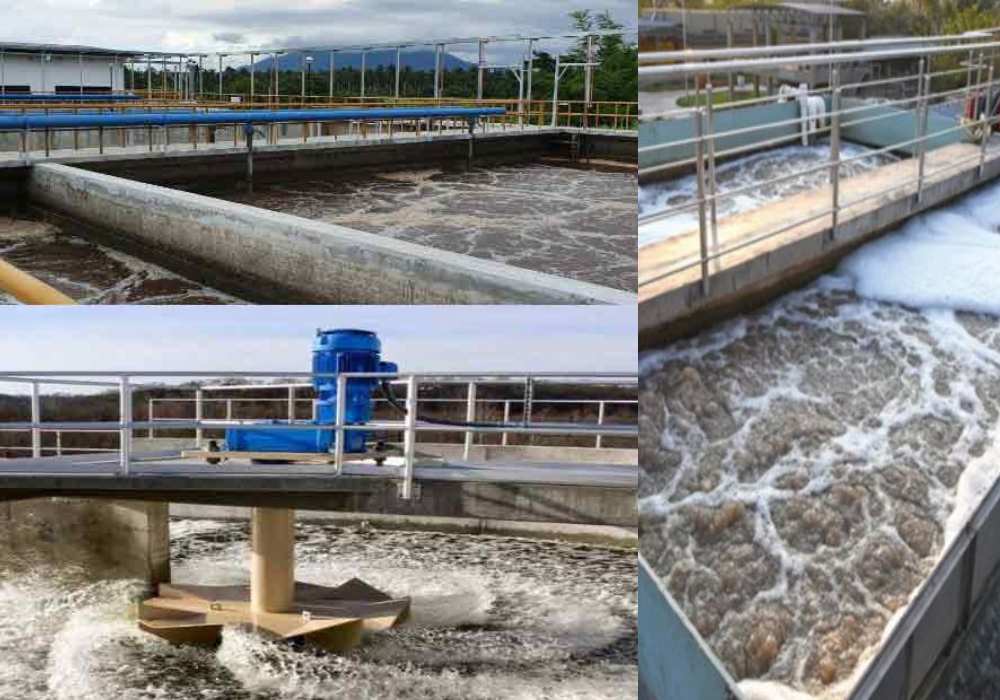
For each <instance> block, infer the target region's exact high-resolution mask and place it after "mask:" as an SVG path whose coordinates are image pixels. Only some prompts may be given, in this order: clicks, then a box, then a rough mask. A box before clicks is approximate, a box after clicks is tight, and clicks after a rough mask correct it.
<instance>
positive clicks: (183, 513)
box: [170, 503, 639, 549]
mask: <svg viewBox="0 0 1000 700" xmlns="http://www.w3.org/2000/svg"><path fill="white" fill-rule="evenodd" d="M297 513H298V518H299V519H300V520H302V521H303V522H326V523H333V524H336V525H359V526H360V525H363V524H365V523H367V524H369V525H372V526H374V527H375V528H376V529H382V530H419V531H426V532H448V533H456V534H466V535H497V536H501V537H524V538H528V539H542V540H559V541H566V542H582V543H590V544H600V545H610V546H614V547H620V548H623V549H638V547H639V534H638V528H626V527H618V526H614V525H583V524H575V523H544V522H526V521H517V520H494V519H490V518H453V517H444V516H431V515H392V514H382V513H339V512H330V511H318V510H302V509H299V510H298V511H297ZM170 517H172V518H185V519H198V518H205V519H209V520H248V519H249V517H250V509H249V508H244V507H235V506H208V505H206V506H201V505H190V504H183V503H171V504H170Z"/></svg>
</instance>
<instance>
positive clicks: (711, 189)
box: [705, 76, 719, 269]
mask: <svg viewBox="0 0 1000 700" xmlns="http://www.w3.org/2000/svg"><path fill="white" fill-rule="evenodd" d="M706 77H707V79H708V82H707V83H706V84H705V96H706V98H707V100H706V105H707V106H706V107H705V120H706V124H707V125H708V131H707V136H708V196H709V205H708V212H709V224H710V226H711V231H712V252H713V253H714V252H715V251H717V250H718V249H719V220H718V219H719V217H718V203H717V202H716V198H715V194H716V191H717V189H718V187H717V184H716V177H715V107H714V104H713V93H712V82H711V81H712V77H711V76H706ZM718 265H719V260H718V258H716V260H715V268H716V269H718Z"/></svg>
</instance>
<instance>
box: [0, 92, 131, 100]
mask: <svg viewBox="0 0 1000 700" xmlns="http://www.w3.org/2000/svg"><path fill="white" fill-rule="evenodd" d="M138 99H139V96H138V95H102V94H101V93H98V92H82V93H81V92H66V93H45V92H20V93H19V92H5V93H0V100H6V101H9V102H131V101H134V100H138Z"/></svg>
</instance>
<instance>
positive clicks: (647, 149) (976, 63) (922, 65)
mask: <svg viewBox="0 0 1000 700" xmlns="http://www.w3.org/2000/svg"><path fill="white" fill-rule="evenodd" d="M980 36H981V35H976V36H975V37H974V38H975V39H977V41H975V42H974V43H971V44H959V43H956V44H953V45H946V46H933V45H931V46H921V47H918V48H895V49H888V50H883V51H859V52H848V53H839V54H823V55H805V56H798V55H793V56H779V57H767V58H752V59H735V60H724V61H718V62H707V61H703V60H700V59H702V58H706V56H704V55H703V54H708V55H709V56H707V57H724V56H725V52H726V50H708V51H705V52H700V51H686V52H672V53H677V54H683V58H685V59H689V60H690V61H691V62H687V63H676V64H672V65H656V66H643V67H640V74H642V73H643V72H644V71H645V72H646V75H692V74H693V75H695V76H700V77H701V79H702V80H703V81H704V83H705V106H704V107H694V108H690V109H682V110H676V111H675V112H673V113H672V114H678V113H679V114H684V115H685V116H686V117H687V118H690V119H691V120H692V122H693V124H692V126H693V132H694V136H693V137H691V138H686V139H677V140H673V141H667V142H663V143H657V144H649V145H642V146H640V148H639V154H640V157H641V156H642V155H644V154H650V153H655V152H658V151H663V150H666V149H671V148H676V147H678V146H686V145H688V146H690V145H693V148H694V157H693V158H686V159H680V160H674V161H670V162H669V163H665V164H657V165H651V166H647V167H640V170H639V176H640V181H641V180H642V179H643V178H649V176H651V175H655V174H657V173H662V172H664V171H666V170H676V169H680V168H684V167H687V166H694V169H695V178H696V187H695V190H696V194H695V196H694V198H693V199H691V200H690V201H687V202H683V203H681V204H675V205H672V206H670V207H667V208H665V209H659V210H657V211H655V212H651V213H648V214H645V215H642V216H640V217H639V225H640V226H645V225H649V224H654V223H656V222H660V221H664V220H667V219H670V218H673V217H676V216H678V215H679V214H683V213H685V212H693V211H696V212H697V218H698V221H697V231H698V237H699V252H698V254H697V255H691V256H687V257H684V258H679V259H675V260H671V261H670V262H668V263H667V264H666V265H665V266H663V267H661V268H659V269H653V270H649V271H647V272H646V274H645V275H644V276H643V277H641V278H640V280H639V284H640V286H641V285H647V284H653V283H656V282H659V281H661V280H664V279H667V278H669V277H672V276H674V275H678V274H680V273H683V272H686V271H688V270H690V269H692V268H696V267H698V268H700V279H701V288H702V293H703V294H705V295H708V293H709V289H710V278H711V272H712V270H711V269H710V268H711V267H717V266H718V262H719V260H720V259H721V258H722V257H724V256H726V255H729V254H732V253H735V252H737V251H739V250H742V249H744V248H747V247H749V246H753V245H756V244H758V243H761V242H763V241H766V240H768V239H771V238H774V237H776V236H778V235H781V234H782V233H785V232H787V231H789V230H792V229H795V228H797V227H799V226H802V225H805V224H808V223H811V222H813V221H817V220H820V219H824V218H829V221H830V228H831V235H832V236H833V237H834V238H836V235H837V228H838V223H839V218H840V214H841V212H843V210H844V209H846V208H849V207H852V206H855V205H858V204H861V203H863V202H866V201H869V200H871V199H874V198H877V197H881V196H884V195H886V194H888V193H890V192H894V191H898V190H901V189H906V188H911V187H913V186H914V185H916V196H917V200H918V201H920V200H922V198H923V194H924V187H925V184H926V182H927V180H928V178H929V177H931V176H935V175H939V174H941V173H944V172H946V171H949V170H953V169H954V168H956V167H960V166H963V165H966V164H968V163H969V162H972V161H978V164H979V168H978V175H979V177H980V178H982V177H983V172H984V167H985V160H986V151H987V146H988V143H989V138H990V134H991V133H992V130H993V128H994V125H996V124H997V122H998V119H1000V116H997V115H990V114H987V113H986V112H982V113H980V114H978V115H974V116H973V118H971V119H961V118H958V119H956V123H955V125H954V126H950V127H948V128H944V129H937V130H935V131H929V128H928V124H929V118H928V115H929V111H930V108H931V105H932V104H939V105H941V104H948V103H953V102H964V103H967V104H968V103H969V101H970V100H975V102H973V104H976V105H978V104H980V100H981V98H982V97H983V96H985V101H984V102H983V103H984V104H986V105H990V104H991V103H992V100H993V96H994V95H995V94H996V91H997V87H996V86H997V81H996V80H994V59H995V54H996V49H997V48H998V47H1000V42H992V41H980V40H978V39H979V38H980ZM950 38H951V39H955V38H968V37H950ZM837 43H838V42H834V45H835V44H837ZM848 43H856V42H848ZM765 48H767V49H778V48H779V47H765ZM737 51H745V50H742V49H741V50H737ZM778 52H779V53H781V51H778ZM954 52H961V53H962V55H963V56H964V57H967V60H966V61H965V63H964V64H963V65H962V66H961V67H959V68H946V69H942V70H938V71H936V72H935V71H932V70H931V63H930V61H931V58H932V57H933V56H935V55H944V54H948V53H954ZM758 53H762V52H758ZM899 56H903V57H916V58H917V59H918V69H917V73H916V74H915V75H912V74H911V75H904V76H897V77H894V78H889V79H886V80H882V81H866V82H863V83H852V84H848V85H841V84H840V82H839V69H838V68H837V66H838V65H839V64H841V63H846V62H856V61H860V60H877V59H880V58H886V57H899ZM802 63H804V64H812V65H818V64H823V65H825V64H830V65H831V68H832V70H831V81H830V83H831V84H830V85H829V86H825V87H821V88H819V89H811V90H808V91H804V92H802V93H799V94H794V95H769V96H766V97H764V98H761V99H759V100H752V101H741V102H735V103H730V104H723V105H716V104H715V103H714V97H715V91H714V86H713V84H712V82H711V81H712V74H713V73H719V72H727V71H737V70H741V69H746V70H755V69H757V70H759V69H761V68H769V67H775V66H781V65H788V64H791V65H798V64H802ZM984 72H985V74H986V79H985V80H983V74H984ZM960 74H964V75H965V81H964V82H965V84H964V85H963V86H961V87H958V88H954V89H945V90H941V91H939V92H933V89H932V87H933V81H934V79H936V78H937V79H942V78H952V79H954V76H957V75H960ZM696 82H697V81H696ZM875 82H878V83H879V84H892V83H910V82H912V83H915V84H916V95H915V96H913V97H904V98H901V99H895V100H884V101H879V102H877V103H865V104H861V105H858V106H849V107H844V106H843V103H842V100H843V97H844V91H845V90H849V89H855V88H859V87H862V86H866V87H868V86H871V85H872V84H873V83H875ZM824 94H829V97H830V106H829V107H830V108H829V111H828V112H827V113H826V115H825V117H827V118H828V119H829V124H828V125H826V124H821V125H820V126H819V127H818V128H815V129H813V130H811V131H809V132H808V136H809V137H812V136H816V137H818V136H820V135H829V137H830V144H829V155H828V157H827V158H825V159H821V160H820V161H819V162H817V163H816V164H815V165H812V166H808V167H805V168H801V169H796V170H793V171H790V172H785V173H783V174H781V175H779V176H777V177H774V178H771V179H769V180H768V181H767V182H757V183H751V184H748V185H743V186H739V187H735V188H733V189H729V190H725V191H721V192H720V191H719V188H718V182H717V178H716V163H717V161H718V160H719V159H721V158H726V157H731V156H736V155H740V154H742V153H746V152H748V151H756V150H762V149H765V148H768V147H772V146H777V145H781V144H786V143H789V142H793V141H797V140H799V139H800V138H805V136H806V128H807V127H806V120H807V117H806V116H805V115H802V114H800V115H799V116H798V117H796V118H794V119H788V120H784V121H778V122H768V123H763V124H759V125H754V126H747V127H741V128H736V129H729V130H726V131H717V130H716V129H715V128H714V123H715V119H714V117H715V113H716V111H717V110H718V109H720V107H721V108H733V109H736V108H739V107H742V106H746V105H748V104H760V103H766V102H774V101H777V100H782V99H790V100H796V99H797V98H798V97H799V95H803V96H813V95H824ZM907 105H908V106H910V108H911V109H912V113H913V115H914V117H915V119H914V121H915V127H916V128H915V133H914V136H913V137H912V138H907V139H904V140H901V141H897V142H894V143H891V144H889V145H887V146H884V147H881V148H877V149H872V150H868V151H866V152H864V153H861V154H859V155H855V156H851V157H843V156H842V155H841V145H842V136H843V130H844V129H845V128H847V127H851V126H858V125H860V124H866V123H871V122H874V121H878V120H882V119H889V118H899V117H900V116H901V115H904V114H906V111H905V110H899V109H898V108H899V107H900V106H907ZM886 107H889V108H896V109H889V110H886V111H885V112H884V113H881V114H876V115H874V116H870V115H865V113H866V112H868V113H870V112H872V111H875V110H880V109H884V108H886ZM961 112H962V113H964V110H961ZM664 116H665V115H664V114H658V115H643V116H642V117H641V119H642V121H652V120H656V119H661V118H663V117H664ZM844 117H849V118H848V119H847V120H846V121H845V120H844ZM796 126H798V127H801V131H793V133H791V134H789V135H782V136H779V137H772V138H765V139H763V140H761V141H757V142H755V143H750V144H748V145H741V146H736V147H733V148H728V149H725V150H721V151H719V150H717V149H716V144H717V143H718V142H719V140H720V139H723V138H725V137H731V136H745V135H747V134H753V133H755V132H761V131H768V130H771V131H772V132H773V130H775V129H776V128H781V127H796ZM956 132H965V133H966V136H967V137H968V138H969V139H970V140H974V141H978V145H979V150H978V152H977V153H976V154H975V155H970V156H969V157H967V158H962V159H958V160H956V161H953V162H950V163H948V164H947V165H945V166H943V167H939V168H937V169H935V170H933V171H930V172H928V171H927V168H926V156H927V151H928V143H929V142H931V141H932V140H934V139H940V138H941V137H944V136H946V135H948V134H953V133H956ZM903 149H910V151H911V152H912V155H913V161H914V164H915V173H914V176H913V177H910V178H903V179H902V180H900V179H896V180H894V182H893V184H892V185H891V186H889V187H886V188H884V189H878V190H876V191H872V192H868V193H866V194H865V195H864V196H861V197H857V198H852V199H850V200H848V201H845V200H844V198H843V196H842V193H841V188H840V184H841V183H840V181H841V178H842V174H841V171H842V168H843V167H844V166H845V165H848V164H850V163H852V162H855V161H860V160H864V159H869V158H872V157H874V156H879V155H885V154H893V153H898V152H900V151H903ZM820 171H827V172H828V173H829V176H828V181H829V184H830V205H829V206H828V207H825V208H823V209H821V210H818V211H810V212H809V213H808V214H807V215H806V216H804V217H800V218H797V219H796V220H794V221H791V222H788V223H782V224H781V225H780V226H777V227H775V228H771V229H768V230H766V231H763V232H761V233H760V234H758V235H754V236H752V237H750V238H744V239H741V240H739V241H737V242H735V243H730V244H728V245H725V243H724V242H720V241H719V227H718V204H719V201H721V200H723V199H727V198H732V197H735V196H736V195H740V194H745V193H747V192H750V191H753V190H756V189H760V188H762V187H767V186H771V185H774V184H775V183H780V182H787V181H790V180H794V179H797V178H800V177H802V176H803V175H808V174H811V173H815V172H820Z"/></svg>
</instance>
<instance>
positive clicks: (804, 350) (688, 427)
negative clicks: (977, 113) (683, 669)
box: [640, 185, 1000, 698]
mask: <svg viewBox="0 0 1000 700" xmlns="http://www.w3.org/2000/svg"><path fill="white" fill-rule="evenodd" d="M998 229H1000V185H993V186H989V187H987V188H985V189H984V190H982V191H980V192H977V193H975V194H972V195H970V196H968V197H966V198H964V199H963V200H961V201H959V202H958V203H956V204H955V205H952V206H949V207H947V208H944V209H941V210H938V211H934V212H931V213H928V214H926V215H923V216H921V217H918V218H916V219H914V220H912V221H911V222H910V223H908V224H906V225H905V226H903V227H901V228H900V229H899V230H898V231H896V232H894V233H891V234H889V235H887V236H885V237H884V238H883V239H881V240H879V241H877V242H875V243H872V244H870V245H868V246H865V247H863V248H862V249H860V250H858V251H857V252H855V253H854V254H853V255H851V256H849V257H848V258H847V259H845V260H844V261H843V263H842V265H841V266H840V269H839V270H838V271H837V273H836V274H835V275H831V276H827V277H824V278H822V279H820V280H819V281H817V282H816V283H815V284H813V285H811V286H809V287H808V288H805V289H803V290H801V291H799V292H795V293H793V294H789V295H787V296H785V297H783V298H781V299H780V300H778V301H776V302H775V303H773V304H771V305H770V306H769V307H767V308H765V309H762V310H760V311H758V312H755V313H751V314H747V315H746V316H744V317H741V318H738V319H735V320H732V321H730V322H728V323H725V324H723V325H721V326H719V327H718V328H716V329H714V330H712V331H708V332H705V333H703V334H702V335H700V336H698V337H695V338H692V339H689V340H686V341H681V342H678V343H675V344H674V345H672V346H671V347H668V348H666V349H664V350H660V351H656V352H653V353H649V354H647V355H645V356H644V357H643V358H642V359H641V362H640V371H641V375H642V380H641V382H642V384H641V394H640V402H641V404H640V416H641V442H640V450H641V460H640V461H641V464H642V467H643V468H642V471H641V477H640V512H641V518H642V531H641V548H642V551H643V552H644V554H645V555H646V557H647V558H648V559H649V561H650V563H651V564H652V565H653V567H654V568H655V569H656V571H657V572H658V574H659V575H661V576H662V577H663V579H664V581H665V583H666V585H667V586H668V588H669V590H670V591H671V593H672V595H673V596H674V597H675V598H676V599H677V601H678V603H679V604H680V605H681V607H682V608H683V609H684V611H685V613H686V614H687V615H688V617H689V618H690V619H691V621H692V622H693V624H694V625H695V627H696V628H697V629H698V630H699V632H700V633H701V634H702V636H703V637H704V638H705V639H706V641H707V642H708V643H709V645H710V646H711V647H712V648H713V649H714V651H715V652H716V653H717V654H718V656H719V657H720V659H721V660H722V661H723V663H724V664H725V665H726V667H727V668H728V669H729V670H730V672H732V673H733V675H734V676H735V677H736V678H737V679H745V682H744V683H742V684H741V687H743V689H744V690H746V691H747V692H748V694H749V695H750V696H752V697H754V698H778V697H795V698H798V697H800V694H803V693H804V694H806V696H819V697H824V698H839V697H843V696H844V695H845V694H846V693H847V692H849V690H850V687H851V683H852V681H853V678H854V677H855V674H856V673H858V672H859V670H860V669H861V668H863V664H864V662H865V661H866V660H867V659H868V658H869V657H870V655H871V654H872V653H873V649H874V648H875V647H877V645H878V644H879V642H880V641H881V639H882V638H883V634H884V632H885V630H886V629H887V627H888V626H889V625H890V624H891V622H892V620H893V619H895V618H896V617H897V616H898V614H899V613H900V611H901V610H902V608H904V607H905V606H906V604H907V603H908V602H909V600H910V598H911V596H912V594H913V593H914V591H915V589H916V588H917V587H918V586H919V584H920V583H921V582H922V580H923V579H924V578H925V577H926V576H927V574H928V573H929V572H930V570H931V569H932V568H933V566H934V564H935V563H936V561H937V560H938V558H939V556H940V554H941V552H942V551H943V548H944V546H945V545H946V543H947V542H948V540H949V539H950V538H951V537H952V536H954V534H955V533H956V532H957V531H958V530H959V529H960V527H961V526H962V524H963V523H964V521H965V520H966V518H967V517H968V515H969V514H970V513H971V511H972V509H973V508H974V507H975V505H976V504H977V503H978V501H979V500H980V499H981V498H982V496H983V494H984V493H985V491H986V490H987V489H988V488H989V486H990V485H991V484H992V483H993V482H994V481H995V479H996V478H997V477H998V476H1000V430H998V420H1000V384H998V383H997V381H996V377H997V373H998V370H1000V323H998V316H1000V289H998V287H1000V282H998V280H1000V275H998V274H997V273H998V272H1000V245H998V242H1000V238H998V236H997V231H998Z"/></svg>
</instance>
